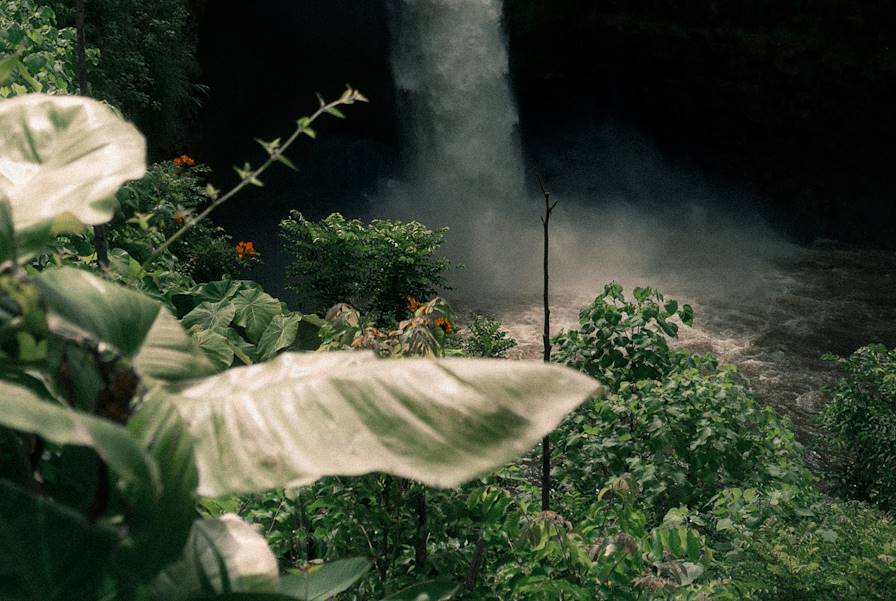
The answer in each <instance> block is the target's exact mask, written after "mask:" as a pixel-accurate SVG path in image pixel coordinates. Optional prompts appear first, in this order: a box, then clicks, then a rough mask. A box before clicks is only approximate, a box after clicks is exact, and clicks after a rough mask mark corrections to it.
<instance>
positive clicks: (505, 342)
mask: <svg viewBox="0 0 896 601" xmlns="http://www.w3.org/2000/svg"><path fill="white" fill-rule="evenodd" d="M467 330H468V332H467V334H468V335H467V337H466V340H465V341H464V344H463V349H464V351H465V352H466V353H467V354H468V355H471V356H473V357H497V358H504V357H506V356H507V351H509V350H510V349H512V348H513V347H515V346H516V340H514V339H513V338H511V337H510V335H509V334H507V332H505V331H504V330H502V329H501V322H499V321H496V320H494V319H491V318H489V317H487V316H485V315H474V316H473V318H472V319H471V320H470V323H469V325H468V326H467Z"/></svg>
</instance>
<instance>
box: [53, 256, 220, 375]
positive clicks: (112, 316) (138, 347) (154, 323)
mask: <svg viewBox="0 0 896 601" xmlns="http://www.w3.org/2000/svg"><path fill="white" fill-rule="evenodd" d="M36 281H37V284H38V286H39V287H40V290H41V292H42V293H43V296H44V298H45V299H46V301H47V305H48V306H49V308H50V318H51V319H59V320H62V322H63V323H64V325H66V326H68V327H70V328H72V329H73V330H76V331H81V332H86V333H87V334H89V335H91V336H93V337H95V338H96V339H97V340H99V341H101V342H104V343H106V344H108V345H109V346H111V347H112V348H114V349H115V350H116V351H118V352H119V353H121V354H122V355H123V356H125V357H128V358H131V359H132V360H133V363H134V368H135V369H136V370H137V371H138V373H140V374H141V375H142V376H145V377H148V378H155V379H158V380H166V381H171V380H180V379H185V378H195V377H198V376H202V375H206V374H210V373H213V372H214V368H213V367H212V365H211V363H210V362H209V361H208V359H206V357H205V356H204V355H203V353H202V351H200V350H199V348H198V347H197V346H196V344H195V343H194V342H193V340H192V339H191V338H190V336H189V335H188V334H187V333H186V332H185V331H184V329H183V328H182V327H181V325H180V323H179V322H178V321H177V320H176V319H175V318H174V316H173V315H171V314H170V313H168V311H167V310H166V309H165V308H164V307H163V306H162V305H161V304H160V303H159V302H157V301H155V300H153V299H151V298H149V297H148V296H145V295H143V294H140V293H139V292H134V291H133V290H128V289H127V288H124V287H123V286H119V285H117V284H113V283H111V282H107V281H106V280H103V279H102V278H99V277H97V276H95V275H93V274H90V273H87V272H86V271H81V270H78V269H72V268H63V269H50V270H47V271H44V272H43V273H41V274H40V275H39V276H38V277H37V278H36Z"/></svg>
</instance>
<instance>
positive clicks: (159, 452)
mask: <svg viewBox="0 0 896 601" xmlns="http://www.w3.org/2000/svg"><path fill="white" fill-rule="evenodd" d="M127 428H128V430H129V431H130V432H131V434H132V436H133V437H134V438H135V439H136V440H137V442H138V444H140V445H141V446H142V447H143V448H144V449H146V452H147V453H148V454H149V455H150V456H151V457H152V458H153V459H154V460H155V462H156V464H157V465H158V467H159V479H160V483H161V494H160V495H159V496H158V497H157V498H155V499H153V502H152V503H151V504H149V505H143V506H133V507H132V508H131V511H130V512H129V514H128V529H129V534H130V537H131V539H132V541H133V542H132V545H131V546H130V547H129V548H128V554H129V557H130V559H131V565H130V567H129V568H128V569H129V570H130V571H131V572H133V573H135V574H140V575H141V576H142V577H143V578H145V579H149V578H151V577H153V576H155V575H156V574H157V573H158V572H159V570H161V569H162V568H164V567H165V566H166V565H168V564H170V563H172V562H174V561H176V560H177V559H178V558H179V557H180V555H181V550H182V549H183V548H184V545H185V544H186V542H187V539H188V537H189V534H190V529H191V527H192V525H193V521H194V520H195V519H196V518H197V517H198V514H197V512H196V507H195V493H196V487H197V486H198V485H199V473H198V471H197V470H196V462H195V461H194V460H193V439H192V438H191V437H190V433H189V432H188V431H187V429H186V425H185V424H184V423H183V420H182V419H181V418H180V416H179V415H178V414H177V412H176V411H175V410H174V408H173V407H172V406H171V404H170V402H169V401H168V400H167V399H166V398H164V396H163V395H162V394H161V393H158V392H156V393H154V394H152V395H151V396H150V398H148V399H147V400H146V401H144V402H143V403H142V405H141V406H140V410H139V412H138V413H137V414H136V415H135V416H134V417H133V418H131V420H130V421H129V422H128V426H127Z"/></svg>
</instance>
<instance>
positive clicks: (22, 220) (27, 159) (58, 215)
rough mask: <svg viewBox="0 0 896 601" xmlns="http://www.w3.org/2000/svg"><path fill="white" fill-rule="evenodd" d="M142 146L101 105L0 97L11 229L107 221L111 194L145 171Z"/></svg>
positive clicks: (0, 185)
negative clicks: (11, 215) (13, 224)
mask: <svg viewBox="0 0 896 601" xmlns="http://www.w3.org/2000/svg"><path fill="white" fill-rule="evenodd" d="M145 146H146V144H145V141H144V139H143V136H142V135H140V132H138V131H137V129H136V128H135V127H134V126H133V125H131V124H129V123H127V122H125V121H124V120H122V119H121V117H119V116H117V115H116V114H115V112H114V111H113V110H112V109H111V108H109V107H108V106H106V105H104V104H102V103H101V102H97V101H95V100H91V99H89V98H79V97H74V96H46V95H42V94H27V95H25V96H22V97H19V98H14V99H12V100H5V101H3V102H0V196H3V197H6V198H7V199H8V200H9V202H10V204H11V206H12V213H13V220H14V222H15V228H16V230H17V231H20V230H25V229H29V228H38V229H41V228H50V229H52V230H53V231H56V232H58V231H69V230H77V229H78V227H79V226H81V225H83V224H88V225H93V224H100V223H105V222H107V221H109V220H110V219H111V218H112V214H113V211H114V207H115V204H114V203H115V193H116V191H117V190H118V188H119V187H120V186H121V185H122V184H123V183H125V182H127V181H129V180H134V179H139V178H141V177H143V174H144V173H145V171H146V148H145Z"/></svg>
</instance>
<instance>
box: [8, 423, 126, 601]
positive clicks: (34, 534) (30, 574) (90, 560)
mask: <svg viewBox="0 0 896 601" xmlns="http://www.w3.org/2000/svg"><path fill="white" fill-rule="evenodd" d="M4 411H5V410H4ZM117 544H118V537H117V536H116V535H115V532H113V531H111V530H107V529H105V528H100V527H91V526H90V525H88V524H87V522H86V521H85V519H84V517H83V516H81V515H80V514H78V513H75V512H73V511H71V510H69V509H67V508H64V507H62V506H60V505H57V504H55V503H53V502H52V501H50V500H48V499H44V498H37V497H34V496H33V495H31V494H29V493H27V492H25V491H23V490H20V489H18V488H16V487H14V486H11V485H10V484H8V483H6V482H4V481H2V480H0V557H2V558H3V561H0V599H3V601H35V600H37V599H40V601H56V600H58V601H70V600H72V599H96V598H98V592H99V589H100V586H101V585H102V583H103V577H104V575H105V572H106V569H107V567H108V566H109V563H108V562H109V560H110V558H111V556H112V553H113V552H114V551H115V548H116V546H117Z"/></svg>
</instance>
